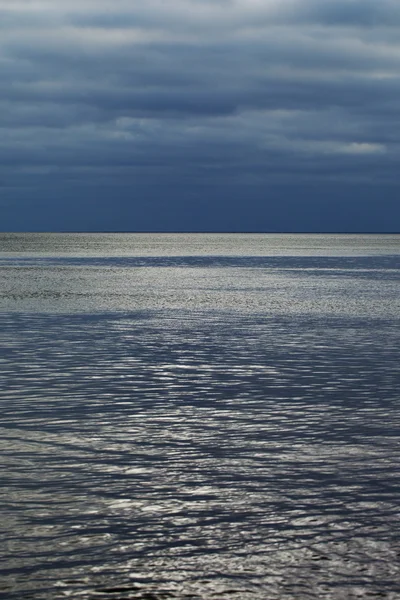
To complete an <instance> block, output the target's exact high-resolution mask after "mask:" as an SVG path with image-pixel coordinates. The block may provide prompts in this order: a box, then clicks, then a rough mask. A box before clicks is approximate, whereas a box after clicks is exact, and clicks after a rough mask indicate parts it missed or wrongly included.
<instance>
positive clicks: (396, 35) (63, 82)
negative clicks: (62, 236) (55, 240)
mask: <svg viewBox="0 0 400 600" xmlns="http://www.w3.org/2000/svg"><path fill="white" fill-rule="evenodd" d="M0 86H1V94H0V128H1V135H0V217H1V218H0V229H1V230H133V231H134V230H136V231H141V230H164V231H178V230H186V231H188V230H193V231H198V230H208V231H400V194H399V192H400V186H399V176H400V169H399V158H400V143H399V142H400V138H399V131H400V129H399V125H400V1H399V0H210V1H208V0H140V1H139V0H112V1H110V0H107V1H106V0H0Z"/></svg>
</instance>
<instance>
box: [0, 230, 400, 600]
mask: <svg viewBox="0 0 400 600" xmlns="http://www.w3.org/2000/svg"><path fill="white" fill-rule="evenodd" d="M0 271H1V274H0V277H1V279H0V282H1V283H0V368H1V379H0V427H1V433H0V445H1V458H2V474H1V482H2V485H1V491H0V494H1V499H0V512H1V528H2V536H1V538H2V540H3V542H2V544H1V545H0V558H1V563H0V569H1V573H0V598H2V599H5V600H23V599H31V600H58V599H63V598H69V599H73V600H75V599H80V600H95V599H99V600H104V599H110V600H112V599H114V600H116V599H118V600H127V599H139V598H142V599H145V598H146V599H148V600H159V599H164V598H177V599H180V600H188V599H189V598H190V599H192V600H194V599H198V600H217V599H222V598H224V599H225V600H278V599H279V600H295V599H296V600H306V599H307V600H310V599H311V600H312V599H315V600H317V599H327V600H328V599H329V600H345V599H346V600H347V599H353V598H354V599H355V598H374V597H376V598H386V599H387V600H395V599H399V598H400V569H399V563H400V523H399V514H400V471H399V467H400V464H399V463H400V444H399V441H400V438H399V433H400V429H399V425H400V367H399V365H400V327H399V326H400V235H382V236H380V235H306V234H303V235H288V234H287V235H278V234H273V235H272V234H257V235H256V234H221V235H218V234H22V233H21V234H6V233H3V234H0Z"/></svg>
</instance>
